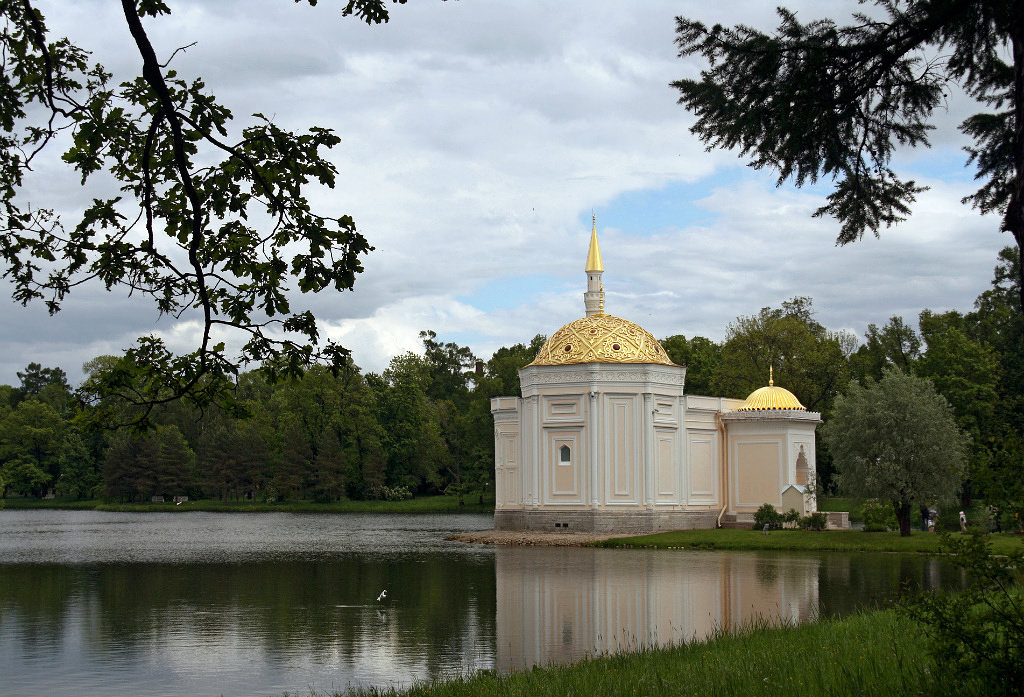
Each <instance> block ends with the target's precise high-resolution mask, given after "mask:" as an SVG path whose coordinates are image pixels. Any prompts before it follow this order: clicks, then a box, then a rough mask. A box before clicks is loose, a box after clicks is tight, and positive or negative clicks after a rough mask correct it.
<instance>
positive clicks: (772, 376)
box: [768, 366, 775, 387]
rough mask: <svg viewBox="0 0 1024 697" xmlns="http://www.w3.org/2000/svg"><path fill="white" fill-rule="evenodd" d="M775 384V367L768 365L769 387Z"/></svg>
mask: <svg viewBox="0 0 1024 697" xmlns="http://www.w3.org/2000/svg"><path fill="white" fill-rule="evenodd" d="M774 386H775V368H774V367H773V366H768V387H774Z"/></svg>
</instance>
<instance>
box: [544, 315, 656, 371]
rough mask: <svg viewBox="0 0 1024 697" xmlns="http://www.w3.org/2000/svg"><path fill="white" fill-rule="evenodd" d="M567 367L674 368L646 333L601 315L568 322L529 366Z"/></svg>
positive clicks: (626, 321) (611, 317)
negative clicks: (656, 365) (641, 365)
mask: <svg viewBox="0 0 1024 697" xmlns="http://www.w3.org/2000/svg"><path fill="white" fill-rule="evenodd" d="M571 363H660V364H662V365H675V364H674V363H673V362H672V361H670V360H669V357H668V354H667V353H665V349H663V348H662V347H661V344H659V343H658V340H657V339H655V338H654V337H653V336H652V335H651V334H650V332H648V331H647V330H646V329H644V328H643V327H640V326H639V325H636V324H633V323H632V322H630V321H629V320H626V319H622V318H621V317H613V316H612V315H605V314H596V315H591V316H590V317H582V318H580V319H578V320H575V321H574V322H569V324H567V325H565V326H564V327H562V328H561V329H559V330H558V331H557V332H555V333H554V334H552V335H551V338H549V339H548V340H547V343H546V344H544V346H543V348H541V350H540V353H538V354H537V357H536V358H535V359H534V361H533V363H531V364H530V365H567V364H571Z"/></svg>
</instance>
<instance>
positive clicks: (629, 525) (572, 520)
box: [494, 510, 718, 534]
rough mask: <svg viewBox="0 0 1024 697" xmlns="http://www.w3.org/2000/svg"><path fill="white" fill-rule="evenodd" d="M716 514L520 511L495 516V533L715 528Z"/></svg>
mask: <svg viewBox="0 0 1024 697" xmlns="http://www.w3.org/2000/svg"><path fill="white" fill-rule="evenodd" d="M717 519H718V513H717V512H715V511H711V510H707V511H648V510H637V511H550V510H545V511H539V510H538V511H523V510H511V511H508V510H499V511H495V512H494V529H495V530H537V531H547V532H595V533H636V534H645V533H651V532H664V531H666V530H694V529H710V528H714V527H715V523H716V522H717Z"/></svg>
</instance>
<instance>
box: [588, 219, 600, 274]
mask: <svg viewBox="0 0 1024 697" xmlns="http://www.w3.org/2000/svg"><path fill="white" fill-rule="evenodd" d="M584 271H587V272H590V271H604V264H603V263H602V262H601V248H600V247H599V246H598V245H597V215H596V214H594V227H593V228H592V229H591V231H590V251H589V252H588V253H587V268H586V269H584Z"/></svg>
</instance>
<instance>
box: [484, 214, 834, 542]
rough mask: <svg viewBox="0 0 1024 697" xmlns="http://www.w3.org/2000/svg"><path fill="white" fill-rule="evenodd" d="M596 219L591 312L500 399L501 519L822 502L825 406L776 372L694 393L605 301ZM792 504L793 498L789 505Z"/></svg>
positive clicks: (684, 520) (640, 525)
mask: <svg viewBox="0 0 1024 697" xmlns="http://www.w3.org/2000/svg"><path fill="white" fill-rule="evenodd" d="M603 270H604V269H603V265H602V262H601V256H600V250H599V247H598V241H597V229H596V222H595V225H594V229H593V231H592V233H591V241H590V251H589V254H588V257H587V267H586V273H587V292H586V293H584V301H585V307H586V316H585V317H583V318H581V319H578V320H575V321H573V322H570V323H569V324H567V325H565V326H564V327H562V328H561V329H559V330H558V331H557V332H555V333H554V334H552V335H551V337H550V338H549V339H548V341H547V343H546V344H545V345H544V347H543V348H542V349H541V351H540V353H539V354H538V355H537V358H536V359H535V360H534V362H533V363H531V364H530V365H528V366H526V367H525V368H523V369H522V370H520V371H519V378H520V384H521V391H522V394H521V396H509V397H496V398H494V399H492V400H491V413H492V414H493V416H494V438H495V486H496V490H495V493H496V500H495V514H494V520H495V528H497V529H507V530H552V531H554V530H563V529H569V530H576V531H596V532H613V531H622V532H655V531H660V530H678V529H689V528H713V527H716V526H719V525H722V524H723V523H725V524H730V523H732V524H741V523H745V522H752V520H753V512H754V511H756V510H757V508H758V507H760V506H761V505H762V504H764V503H771V504H773V505H774V506H775V507H776V508H782V509H783V510H788V509H789V508H790V507H793V508H797V509H798V510H799V511H800V512H801V513H802V514H803V513H806V512H809V511H813V510H814V508H815V501H814V496H813V481H814V462H815V428H816V426H817V424H819V423H821V418H820V415H819V414H817V413H814V412H808V411H807V410H806V409H805V408H804V407H803V406H802V405H801V404H800V403H799V401H798V400H797V399H796V397H795V396H794V395H793V394H792V393H790V392H789V391H788V390H785V389H783V388H781V387H775V386H774V384H773V381H772V380H770V381H769V385H768V387H764V388H761V389H759V390H757V391H755V392H754V393H753V394H752V395H750V397H749V398H748V399H747V400H745V401H744V400H738V399H726V398H717V397H702V396H695V395H687V394H686V393H685V389H684V388H685V378H686V368H685V367H684V366H679V365H675V364H674V363H672V361H671V360H670V359H669V358H668V355H667V354H666V353H665V350H664V349H663V348H662V347H661V345H660V344H659V343H658V341H657V340H656V339H655V338H654V337H653V336H652V335H651V334H650V333H648V332H647V331H646V330H644V329H643V328H641V327H639V326H638V325H636V324H633V323H632V322H630V321H628V320H625V319H622V318H619V317H613V316H611V315H608V314H605V312H604V289H603V286H602V284H601V275H602V272H603ZM784 502H785V508H783V505H784Z"/></svg>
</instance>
